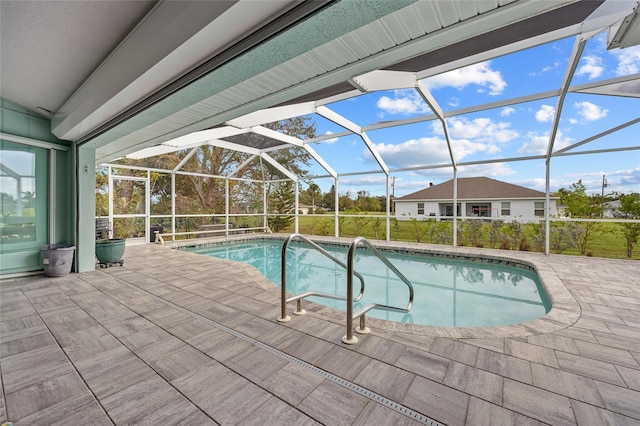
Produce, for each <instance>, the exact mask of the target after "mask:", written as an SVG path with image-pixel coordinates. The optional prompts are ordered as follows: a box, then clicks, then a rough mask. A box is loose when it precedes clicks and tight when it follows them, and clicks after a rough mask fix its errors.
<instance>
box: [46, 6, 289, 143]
mask: <svg viewBox="0 0 640 426" xmlns="http://www.w3.org/2000/svg"><path fill="white" fill-rule="evenodd" d="M80 3H82V2H80ZM292 3H295V1H294V0H278V1H266V2H259V3H255V2H243V1H237V0H233V1H215V2H211V1H179V2H176V1H163V2H159V3H158V4H157V5H156V7H154V8H153V9H152V10H151V11H150V12H149V13H148V14H147V16H146V17H145V18H144V19H143V20H141V22H140V23H139V24H138V25H137V27H136V28H135V29H134V30H133V31H132V32H131V33H130V34H129V35H128V37H127V38H126V39H125V40H124V41H123V42H122V43H120V45H119V46H118V47H117V48H116V49H115V50H114V51H113V52H112V53H111V54H110V55H109V57H108V58H107V59H106V60H105V61H104V62H103V63H102V64H101V65H100V67H98V68H97V69H96V71H95V72H94V73H93V74H92V75H91V76H90V77H89V78H88V79H87V80H86V81H85V82H84V83H83V85H82V86H81V87H80V89H78V90H77V91H76V92H75V93H74V94H73V96H72V97H71V98H69V99H68V100H67V102H66V103H65V104H64V105H63V106H62V108H60V109H59V110H58V111H57V112H56V114H55V115H54V117H53V122H52V131H53V133H54V134H55V135H56V136H57V137H58V138H60V139H66V140H77V139H79V138H81V137H82V136H83V135H85V134H87V133H88V132H89V131H91V130H93V129H95V128H96V127H98V126H99V125H101V124H103V123H104V122H105V121H106V120H108V119H110V118H112V117H114V116H116V115H118V114H120V113H122V112H123V111H125V110H126V109H128V108H130V107H131V106H133V105H135V104H136V103H138V102H140V101H141V100H142V99H144V98H145V97H146V96H148V95H149V94H150V93H153V92H154V91H156V90H157V89H158V87H162V86H164V85H166V84H168V83H169V82H170V81H171V80H173V79H175V78H176V76H178V75H183V74H185V73H186V72H187V71H189V69H190V68H193V67H194V66H197V65H198V64H200V63H202V62H203V61H205V60H206V59H208V58H210V57H211V56H212V55H215V54H218V53H220V52H221V51H223V50H224V49H226V48H228V47H229V45H230V44H232V43H233V42H235V41H237V40H238V39H239V38H241V37H243V36H246V33H247V32H248V31H249V30H251V31H253V30H254V29H255V28H256V27H258V26H259V25H260V24H261V22H262V21H264V20H265V19H266V18H267V17H269V16H271V15H274V14H276V13H277V12H278V11H280V10H281V9H283V8H287V7H290V5H291V4H292ZM238 22H242V25H238V24H237V23H238Z"/></svg>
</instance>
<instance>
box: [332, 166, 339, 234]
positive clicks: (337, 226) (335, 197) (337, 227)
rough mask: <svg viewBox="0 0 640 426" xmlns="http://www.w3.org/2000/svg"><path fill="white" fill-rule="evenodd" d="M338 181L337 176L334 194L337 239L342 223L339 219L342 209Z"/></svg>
mask: <svg viewBox="0 0 640 426" xmlns="http://www.w3.org/2000/svg"><path fill="white" fill-rule="evenodd" d="M338 180H339V177H338V176H337V175H336V183H335V185H334V186H335V193H334V194H333V196H334V201H335V206H334V207H335V208H334V212H335V221H334V226H335V229H334V236H335V237H339V236H340V221H339V217H338V211H339V209H340V195H339V193H338Z"/></svg>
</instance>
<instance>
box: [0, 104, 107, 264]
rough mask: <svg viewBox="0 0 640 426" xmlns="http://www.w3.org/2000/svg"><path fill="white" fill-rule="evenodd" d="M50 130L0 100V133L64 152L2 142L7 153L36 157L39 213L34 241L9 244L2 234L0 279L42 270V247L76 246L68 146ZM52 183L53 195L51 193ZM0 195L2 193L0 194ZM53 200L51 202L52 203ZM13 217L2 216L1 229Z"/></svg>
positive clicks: (31, 115) (35, 117)
mask: <svg viewBox="0 0 640 426" xmlns="http://www.w3.org/2000/svg"><path fill="white" fill-rule="evenodd" d="M50 129H51V122H50V121H49V120H47V119H46V118H44V117H42V116H40V115H37V114H35V113H34V112H32V111H30V110H28V109H26V108H23V107H22V106H20V105H18V104H15V103H13V102H10V101H7V100H6V99H2V98H0V132H2V133H3V134H6V135H11V136H16V137H22V138H28V139H29V140H31V141H37V142H42V143H46V144H49V145H50V146H60V147H65V148H66V149H67V150H63V149H55V150H54V149H47V148H41V147H34V146H32V145H28V144H23V143H18V142H9V141H4V140H3V142H2V145H3V147H5V148H6V149H7V150H27V151H29V152H32V153H35V155H36V178H35V179H36V183H35V185H36V186H35V200H36V203H37V204H36V211H37V212H38V213H37V214H36V216H35V218H36V219H35V220H36V221H37V224H36V233H35V236H33V238H27V239H26V240H25V241H23V242H14V241H11V240H10V238H11V235H8V236H7V235H4V233H2V234H3V235H4V237H3V238H5V237H6V238H7V239H3V240H2V241H0V275H13V274H22V273H26V272H31V271H38V270H42V269H43V266H42V258H41V254H40V248H41V247H42V246H43V245H45V244H53V243H68V244H75V241H74V217H75V216H74V211H75V210H74V205H73V204H74V202H73V194H74V190H73V187H74V183H73V182H74V171H73V151H72V149H71V146H70V144H69V143H68V142H66V141H61V140H58V139H57V138H56V137H55V136H54V135H53V134H52V133H51V130H50ZM3 149H4V148H3ZM52 151H55V152H52ZM53 155H55V169H54V170H49V169H50V165H51V157H52V156H53ZM8 166H10V167H12V166H13V165H8ZM52 183H53V184H54V185H53V191H51V189H52V188H51V187H52ZM94 191H95V189H94ZM0 192H4V191H3V190H0ZM52 196H53V197H54V198H53V199H51V197H52ZM51 207H53V210H51ZM43 213H44V214H43ZM12 216H15V215H7V216H6V217H4V215H3V218H2V223H1V224H0V226H10V225H11V221H12V219H13V218H12ZM27 216H28V214H27ZM18 219H19V218H18ZM50 222H53V223H52V225H51V226H53V229H52V228H50ZM51 235H53V236H54V238H55V240H54V241H50V236H51Z"/></svg>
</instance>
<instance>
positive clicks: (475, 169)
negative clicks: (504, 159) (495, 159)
mask: <svg viewBox="0 0 640 426" xmlns="http://www.w3.org/2000/svg"><path fill="white" fill-rule="evenodd" d="M515 173H516V172H515V170H513V169H512V168H511V167H509V166H508V165H506V164H505V163H489V164H474V165H471V166H460V167H458V177H476V176H488V177H500V176H510V175H514V174H515Z"/></svg>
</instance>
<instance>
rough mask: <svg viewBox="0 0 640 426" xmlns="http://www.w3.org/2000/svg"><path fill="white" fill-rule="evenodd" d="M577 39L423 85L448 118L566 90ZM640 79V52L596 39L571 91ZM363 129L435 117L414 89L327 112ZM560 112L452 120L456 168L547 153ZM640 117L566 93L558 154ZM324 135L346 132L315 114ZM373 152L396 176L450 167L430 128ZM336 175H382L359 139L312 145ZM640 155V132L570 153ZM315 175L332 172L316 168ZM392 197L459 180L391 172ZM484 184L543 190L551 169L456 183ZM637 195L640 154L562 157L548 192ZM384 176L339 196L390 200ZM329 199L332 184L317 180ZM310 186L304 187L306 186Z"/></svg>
mask: <svg viewBox="0 0 640 426" xmlns="http://www.w3.org/2000/svg"><path fill="white" fill-rule="evenodd" d="M574 41H575V38H574V37H570V38H567V39H562V40H558V41H555V42H552V43H549V44H545V45H541V46H537V47H533V48H530V49H527V50H525V51H520V52H517V53H513V54H510V55H507V56H503V57H498V58H494V59H492V60H489V61H485V62H481V63H477V64H474V65H471V66H468V67H465V68H462V69H458V70H454V71H451V72H447V73H445V74H441V75H436V76H432V77H429V78H427V79H425V80H424V82H425V83H426V85H427V87H428V88H429V90H430V91H431V93H432V95H433V97H434V98H435V99H436V101H437V102H438V104H439V105H440V107H441V108H442V109H443V110H444V111H445V112H450V111H456V110H460V109H462V108H466V107H471V106H478V105H484V104H489V103H493V102H497V101H503V100H507V99H512V98H516V97H521V96H526V95H531V94H537V93H541V92H545V91H550V90H557V89H558V88H559V87H560V84H561V82H562V79H563V76H564V74H565V72H566V68H567V66H568V62H569V58H570V54H571V51H572V49H573V45H574ZM637 73H640V46H634V47H630V48H626V49H614V50H609V51H607V50H606V34H605V33H601V34H599V35H597V36H595V37H593V38H591V39H590V40H589V41H588V42H587V44H586V46H585V49H584V51H583V53H582V55H581V58H580V62H579V64H578V68H577V70H576V72H575V74H574V77H573V79H572V81H571V86H575V85H580V84H586V83H593V82H597V81H603V80H608V79H612V78H616V77H620V76H626V75H632V74H637ZM326 106H327V107H328V108H329V109H331V110H333V111H335V112H337V113H339V114H340V115H342V116H343V117H345V118H347V119H349V120H350V121H352V122H354V123H356V124H357V125H359V126H367V125H370V124H374V123H378V122H384V121H394V120H405V119H410V118H416V117H422V116H430V115H432V112H431V110H430V108H429V107H428V105H427V104H426V103H425V102H424V101H423V100H422V98H421V97H420V96H419V94H418V92H417V91H415V90H414V89H406V90H390V91H383V92H374V93H368V94H364V95H361V96H358V97H356V98H351V99H348V100H343V101H340V102H336V103H333V104H329V105H326ZM556 108H557V98H556V97H551V98H546V99H542V100H538V101H533V102H528V103H522V104H517V105H512V106H509V107H502V108H497V109H491V110H486V111H482V112H477V113H473V114H465V115H456V116H452V117H449V118H447V126H448V129H449V133H450V137H451V139H452V150H453V154H454V156H455V158H456V161H457V163H458V164H460V163H465V162H473V161H482V160H493V159H506V158H514V157H526V156H532V155H540V154H545V153H546V147H547V144H548V141H549V135H550V132H551V129H552V125H553V120H554V116H555V113H556ZM638 117H640V99H639V98H631V97H612V96H605V95H590V94H576V93H569V94H568V95H567V97H566V99H565V102H564V105H563V108H562V112H561V115H560V123H559V126H558V132H557V135H556V139H555V143H554V151H557V150H560V149H563V148H565V147H568V146H570V145H572V144H576V143H579V142H581V141H583V140H585V139H587V138H592V137H593V136H595V135H598V134H600V133H602V132H605V131H607V130H609V129H611V128H613V127H616V126H619V125H621V124H623V123H626V122H628V121H630V120H633V119H637V118H638ZM309 118H311V119H312V120H313V121H314V122H315V123H316V126H317V134H318V135H327V134H337V133H340V132H343V131H344V129H343V128H341V127H340V126H338V125H336V124H334V123H332V122H330V121H328V120H326V119H325V118H323V117H321V116H319V115H317V114H313V115H310V116H309ZM367 135H368V137H369V139H370V140H371V142H372V144H373V145H375V147H376V150H377V151H378V152H379V153H380V156H381V157H382V159H383V161H384V162H385V163H386V165H387V166H388V167H389V169H391V170H392V171H393V170H394V169H403V168H409V167H414V166H423V165H439V164H446V163H449V162H450V157H449V151H448V149H447V146H446V142H445V138H444V131H443V126H442V124H441V123H440V122H439V121H438V120H435V121H425V122H420V123H415V124H411V125H404V126H400V127H392V128H387V129H381V130H375V131H369V132H367ZM311 146H312V147H313V149H314V150H315V151H317V152H318V153H319V154H320V155H321V156H322V157H323V158H324V159H325V161H326V162H327V163H328V164H329V165H330V166H331V167H332V168H333V169H334V170H336V171H337V172H338V173H340V174H342V173H358V172H365V171H374V170H376V171H379V170H380V166H379V165H378V163H377V162H376V160H375V158H374V157H373V156H372V155H371V154H370V152H369V150H368V149H367V147H366V145H365V143H364V142H363V141H362V139H361V138H360V137H359V136H357V135H350V136H346V137H341V138H332V139H328V140H326V141H322V142H319V143H314V144H312V145H311ZM638 146H640V124H634V125H632V126H630V127H627V128H625V129H623V130H620V131H618V132H615V133H612V134H610V135H607V136H604V137H601V138H598V139H596V140H594V141H592V142H589V143H586V144H584V145H582V146H579V147H576V148H575V149H573V150H571V151H570V152H579V151H591V150H600V149H607V148H611V147H616V148H619V147H638ZM310 172H311V174H312V175H326V174H327V173H326V172H325V171H324V170H323V169H322V168H321V167H320V166H319V165H317V164H314V165H313V166H312V167H311V170H310ZM391 176H393V177H395V179H394V180H395V183H394V188H393V189H392V190H390V191H391V193H393V194H394V195H395V196H396V197H401V196H403V195H407V194H410V193H412V192H415V191H418V190H420V189H423V188H425V187H427V186H429V183H430V182H433V183H434V184H438V183H442V182H444V181H447V180H449V179H451V178H452V177H453V170H452V168H451V167H447V168H432V169H426V170H420V171H405V172H397V173H396V172H392V174H391ZM474 176H486V177H490V178H494V179H498V180H502V181H505V182H510V183H513V184H517V185H522V186H526V187H529V188H533V189H537V190H540V191H544V190H545V161H544V159H542V160H528V161H514V162H496V163H490V164H482V165H467V166H464V165H460V166H459V167H458V177H474ZM603 176H604V179H605V183H606V186H605V188H604V192H605V193H607V194H608V193H611V192H621V193H628V192H632V191H634V192H640V150H633V151H623V152H613V153H604V154H603V153H600V154H588V155H580V156H565V157H560V158H553V159H552V160H551V171H550V189H551V191H557V190H558V189H560V188H567V189H568V188H570V187H571V185H572V184H573V183H575V182H577V181H578V180H580V179H581V180H582V182H583V183H584V184H585V186H586V188H587V192H588V193H589V194H600V193H601V191H602V189H603ZM385 182H386V178H385V175H384V174H383V173H376V174H358V175H352V176H343V177H341V178H340V186H339V188H338V191H339V193H341V194H344V193H346V192H347V191H349V193H350V194H352V195H355V194H356V193H357V192H358V191H363V190H364V191H367V192H369V194H370V195H385V194H386V186H385ZM314 183H316V184H318V185H319V186H320V187H321V189H322V190H323V191H325V192H326V191H327V190H328V189H329V188H330V186H331V185H332V184H333V179H329V178H325V179H316V180H314ZM303 187H304V186H303Z"/></svg>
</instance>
